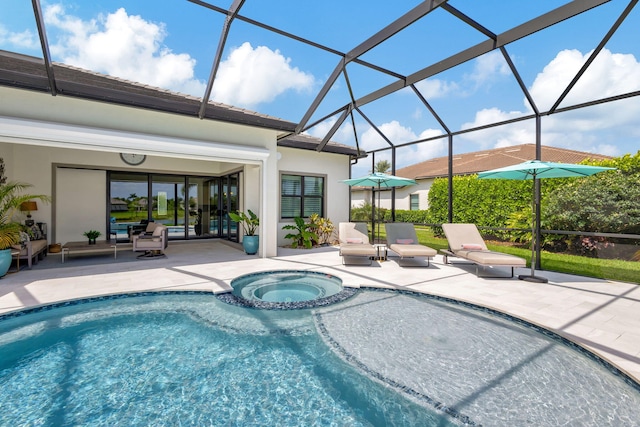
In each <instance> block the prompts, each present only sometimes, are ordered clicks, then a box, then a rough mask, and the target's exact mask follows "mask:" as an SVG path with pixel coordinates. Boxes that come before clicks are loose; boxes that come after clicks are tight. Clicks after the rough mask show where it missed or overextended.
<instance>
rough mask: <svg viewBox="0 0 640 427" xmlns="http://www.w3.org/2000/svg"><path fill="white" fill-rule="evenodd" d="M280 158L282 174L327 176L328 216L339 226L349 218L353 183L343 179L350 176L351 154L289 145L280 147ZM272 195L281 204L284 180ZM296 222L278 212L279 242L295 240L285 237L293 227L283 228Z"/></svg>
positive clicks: (288, 242)
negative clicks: (282, 216) (294, 147)
mask: <svg viewBox="0 0 640 427" xmlns="http://www.w3.org/2000/svg"><path fill="white" fill-rule="evenodd" d="M278 153H279V154H280V156H279V157H280V159H279V160H278V169H279V173H280V174H282V173H292V174H296V175H318V176H324V177H325V190H326V194H325V215H324V217H325V218H328V219H330V220H331V222H332V223H333V224H334V225H335V226H336V228H337V227H338V223H340V222H345V221H348V220H349V203H348V200H349V186H348V185H346V184H343V183H342V182H340V181H342V180H344V179H348V178H349V157H348V156H345V155H341V154H332V153H317V152H315V151H313V152H309V151H305V150H296V149H292V148H286V147H278ZM271 190H273V191H270V192H269V196H270V197H275V199H276V200H278V203H277V205H278V206H280V183H279V182H278V185H277V186H275V187H273V188H271ZM293 223H294V222H293V221H289V220H282V219H280V212H278V244H279V245H281V246H282V245H288V244H291V240H287V239H285V238H284V236H285V235H286V234H287V233H289V232H290V231H289V230H283V229H282V227H284V226H285V225H289V224H293Z"/></svg>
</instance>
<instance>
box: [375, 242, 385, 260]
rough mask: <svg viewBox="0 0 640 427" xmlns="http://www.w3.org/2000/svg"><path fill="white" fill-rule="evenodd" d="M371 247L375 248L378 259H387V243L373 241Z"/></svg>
mask: <svg viewBox="0 0 640 427" xmlns="http://www.w3.org/2000/svg"><path fill="white" fill-rule="evenodd" d="M373 247H374V248H376V259H377V260H380V261H386V260H387V250H388V248H387V244H386V243H374V244H373Z"/></svg>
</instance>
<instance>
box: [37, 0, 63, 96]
mask: <svg viewBox="0 0 640 427" xmlns="http://www.w3.org/2000/svg"><path fill="white" fill-rule="evenodd" d="M31 3H32V5H33V14H34V16H35V18H36V26H37V27H38V35H39V37H40V46H42V57H43V58H44V67H45V70H46V71H47V78H48V80H49V88H50V90H51V95H53V96H56V95H57V94H58V87H57V85H56V77H55V75H54V73H53V64H52V62H51V52H49V41H48V40H47V32H46V30H45V28H44V17H43V16H42V7H41V6H40V0H32V1H31Z"/></svg>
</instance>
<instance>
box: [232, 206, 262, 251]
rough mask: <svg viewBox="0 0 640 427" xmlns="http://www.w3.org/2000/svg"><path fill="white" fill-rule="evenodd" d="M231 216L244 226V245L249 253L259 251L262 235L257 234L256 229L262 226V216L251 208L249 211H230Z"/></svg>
mask: <svg viewBox="0 0 640 427" xmlns="http://www.w3.org/2000/svg"><path fill="white" fill-rule="evenodd" d="M229 218H231V220H232V221H234V222H237V223H238V224H240V225H241V226H242V230H243V231H244V236H243V237H242V247H243V248H244V251H245V252H246V253H247V254H248V255H253V254H255V253H257V252H258V247H259V246H260V236H258V235H256V231H257V230H258V227H259V226H260V218H258V215H256V214H255V213H253V212H252V211H251V209H249V210H247V213H244V212H241V211H236V212H229Z"/></svg>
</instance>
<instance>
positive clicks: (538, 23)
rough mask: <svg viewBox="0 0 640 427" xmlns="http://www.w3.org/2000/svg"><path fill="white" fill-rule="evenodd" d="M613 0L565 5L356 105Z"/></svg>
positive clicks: (423, 70) (357, 103)
mask: <svg viewBox="0 0 640 427" xmlns="http://www.w3.org/2000/svg"><path fill="white" fill-rule="evenodd" d="M609 1H610V0H581V1H579V2H578V1H573V2H571V3H568V4H566V5H564V6H560V7H559V8H557V9H554V10H552V11H550V12H547V13H545V14H543V15H540V16H538V17H536V18H534V19H532V20H530V21H527V22H525V23H524V24H522V25H519V26H517V27H514V28H511V29H509V30H507V31H505V32H503V33H501V34H499V35H498V36H497V38H496V39H495V40H493V39H489V40H486V41H484V42H481V43H478V44H477V45H475V46H472V47H470V48H469V49H466V50H463V51H461V52H458V53H457V54H455V55H452V56H450V57H448V58H446V59H444V60H442V61H440V62H438V63H436V64H433V65H430V66H428V67H426V68H423V69H422V70H420V71H417V72H415V73H413V74H410V75H408V76H407V78H406V79H405V80H404V81H402V80H399V81H397V82H394V83H391V84H390V85H387V86H385V87H383V88H381V89H378V90H377V91H374V92H371V93H369V94H368V95H365V96H363V97H362V98H360V99H358V100H356V106H359V107H360V106H362V105H366V104H368V103H370V102H373V101H375V100H377V99H380V98H382V97H384V96H386V95H390V94H392V93H393V92H396V91H398V90H400V89H403V88H405V87H406V86H408V85H410V84H413V83H417V82H419V81H421V80H424V79H426V78H429V77H432V76H434V75H436V74H438V73H441V72H443V71H445V70H448V69H450V68H453V67H455V66H457V65H460V64H462V63H465V62H467V61H469V60H471V59H473V58H476V57H478V56H481V55H484V54H485V53H488V52H491V51H492V50H494V49H496V48H498V47H500V46H505V45H507V44H509V43H512V42H514V41H516V40H519V39H521V38H523V37H526V36H528V35H531V34H533V33H535V32H538V31H540V30H542V29H544V28H547V27H550V26H552V25H555V24H557V23H559V22H562V21H564V20H566V19H569V18H571V17H573V16H576V15H579V14H580V13H583V12H586V11H587V10H589V9H593V8H594V7H597V6H600V5H601V4H604V3H607V2H609Z"/></svg>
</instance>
